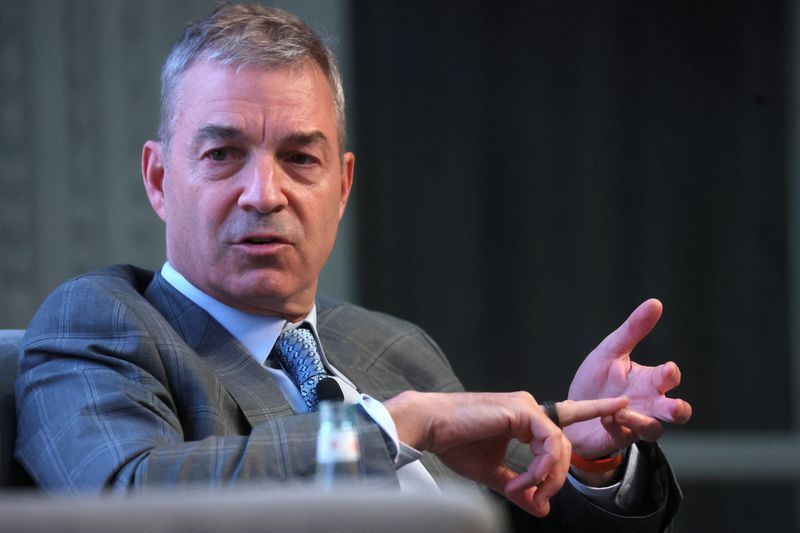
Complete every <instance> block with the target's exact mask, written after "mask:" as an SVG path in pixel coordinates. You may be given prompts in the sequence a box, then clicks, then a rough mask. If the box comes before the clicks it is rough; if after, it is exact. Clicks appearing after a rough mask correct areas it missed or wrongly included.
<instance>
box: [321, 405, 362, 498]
mask: <svg viewBox="0 0 800 533" xmlns="http://www.w3.org/2000/svg"><path fill="white" fill-rule="evenodd" d="M360 461H361V448H360V447H359V444H358V432H357V431H356V411H355V406H353V405H346V404H344V403H342V402H337V401H322V402H320V404H319V431H318V432H317V472H316V483H317V484H318V485H320V486H321V487H323V488H330V487H332V486H333V485H335V484H337V483H339V484H341V483H348V484H354V483H355V482H356V481H357V480H358V479H359V462H360Z"/></svg>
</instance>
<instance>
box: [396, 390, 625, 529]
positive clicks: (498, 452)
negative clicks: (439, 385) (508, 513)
mask: <svg viewBox="0 0 800 533" xmlns="http://www.w3.org/2000/svg"><path fill="white" fill-rule="evenodd" d="M384 405H385V406H386V407H387V409H388V410H389V412H390V413H391V415H392V418H393V419H394V421H395V424H396V426H397V430H398V435H399V437H400V440H401V441H403V442H405V443H406V444H408V445H410V446H413V447H415V448H417V449H420V450H428V451H431V452H433V453H435V454H436V455H437V456H438V457H439V458H440V459H441V460H442V461H443V462H444V463H445V464H446V465H447V466H448V467H450V468H451V469H452V470H453V471H455V472H457V473H459V474H460V475H462V476H464V477H466V478H469V479H472V480H474V481H477V482H479V483H482V484H484V485H486V486H488V487H489V488H491V489H493V490H495V491H497V492H499V493H500V494H503V495H504V496H506V497H507V498H508V499H509V500H511V501H512V502H514V503H515V504H517V505H518V506H520V507H522V508H523V509H525V510H526V511H528V512H529V513H531V514H534V515H536V516H545V515H546V514H547V513H548V512H549V511H550V501H549V500H550V498H551V497H552V496H553V495H555V493H556V492H558V490H559V489H560V488H561V486H562V485H563V484H564V480H565V479H566V476H567V471H568V470H569V460H570V456H571V451H572V446H571V445H570V442H569V441H568V440H567V439H566V438H565V437H564V434H563V432H562V431H561V429H560V428H559V427H557V426H556V425H555V424H554V423H553V422H552V421H551V420H550V419H549V418H548V417H547V415H546V414H545V413H544V411H543V410H542V409H541V407H540V406H539V405H538V404H537V403H536V401H535V400H534V398H533V396H531V395H530V394H528V393H527V392H515V393H421V392H413V391H410V392H404V393H402V394H400V395H398V396H396V397H394V398H392V399H390V400H387V401H385V402H384ZM626 405H627V399H625V398H608V399H602V400H592V401H581V402H573V401H566V402H560V403H558V404H556V408H557V410H558V416H559V419H560V422H561V425H562V426H566V425H568V424H571V423H574V422H577V421H581V420H589V419H592V418H597V417H600V416H613V415H614V413H616V412H618V411H619V410H621V409H623V408H624V407H625V406H626ZM511 439H517V440H519V441H521V442H524V443H526V444H528V446H529V447H530V449H531V452H532V453H533V460H532V461H531V463H530V465H529V466H528V468H527V470H526V471H525V472H522V473H519V474H518V473H516V472H514V471H513V470H511V469H509V468H508V467H506V466H505V464H504V462H503V460H504V457H505V454H506V449H507V446H508V443H509V441H510V440H511Z"/></svg>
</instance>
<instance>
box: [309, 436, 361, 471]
mask: <svg viewBox="0 0 800 533" xmlns="http://www.w3.org/2000/svg"><path fill="white" fill-rule="evenodd" d="M360 458H361V454H360V452H359V449H358V435H357V434H356V432H355V431H353V430H352V429H350V430H344V431H325V432H320V433H319V435H318V436H317V462H318V463H352V462H356V461H358V460H359V459H360Z"/></svg>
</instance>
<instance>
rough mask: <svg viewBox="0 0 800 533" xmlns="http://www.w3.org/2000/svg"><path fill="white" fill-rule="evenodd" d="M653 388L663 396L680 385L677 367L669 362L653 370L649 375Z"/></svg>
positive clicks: (679, 374) (679, 373)
mask: <svg viewBox="0 0 800 533" xmlns="http://www.w3.org/2000/svg"><path fill="white" fill-rule="evenodd" d="M650 376H651V381H652V382H653V387H655V388H656V389H657V390H658V392H659V393H661V394H664V393H665V392H667V391H670V390H672V389H674V388H675V387H677V386H678V385H680V384H681V370H680V368H678V365H676V364H675V363H673V362H672V361H669V362H667V363H664V364H663V365H659V366H657V367H656V368H654V369H653V371H652V372H651V374H650Z"/></svg>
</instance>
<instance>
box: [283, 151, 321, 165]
mask: <svg viewBox="0 0 800 533" xmlns="http://www.w3.org/2000/svg"><path fill="white" fill-rule="evenodd" d="M286 160H287V161H289V162H290V163H293V164H295V165H301V166H310V165H314V164H316V163H318V162H319V160H318V159H317V158H316V157H314V156H312V155H308V154H304V153H302V152H294V153H292V154H289V155H288V156H287V157H286Z"/></svg>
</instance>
